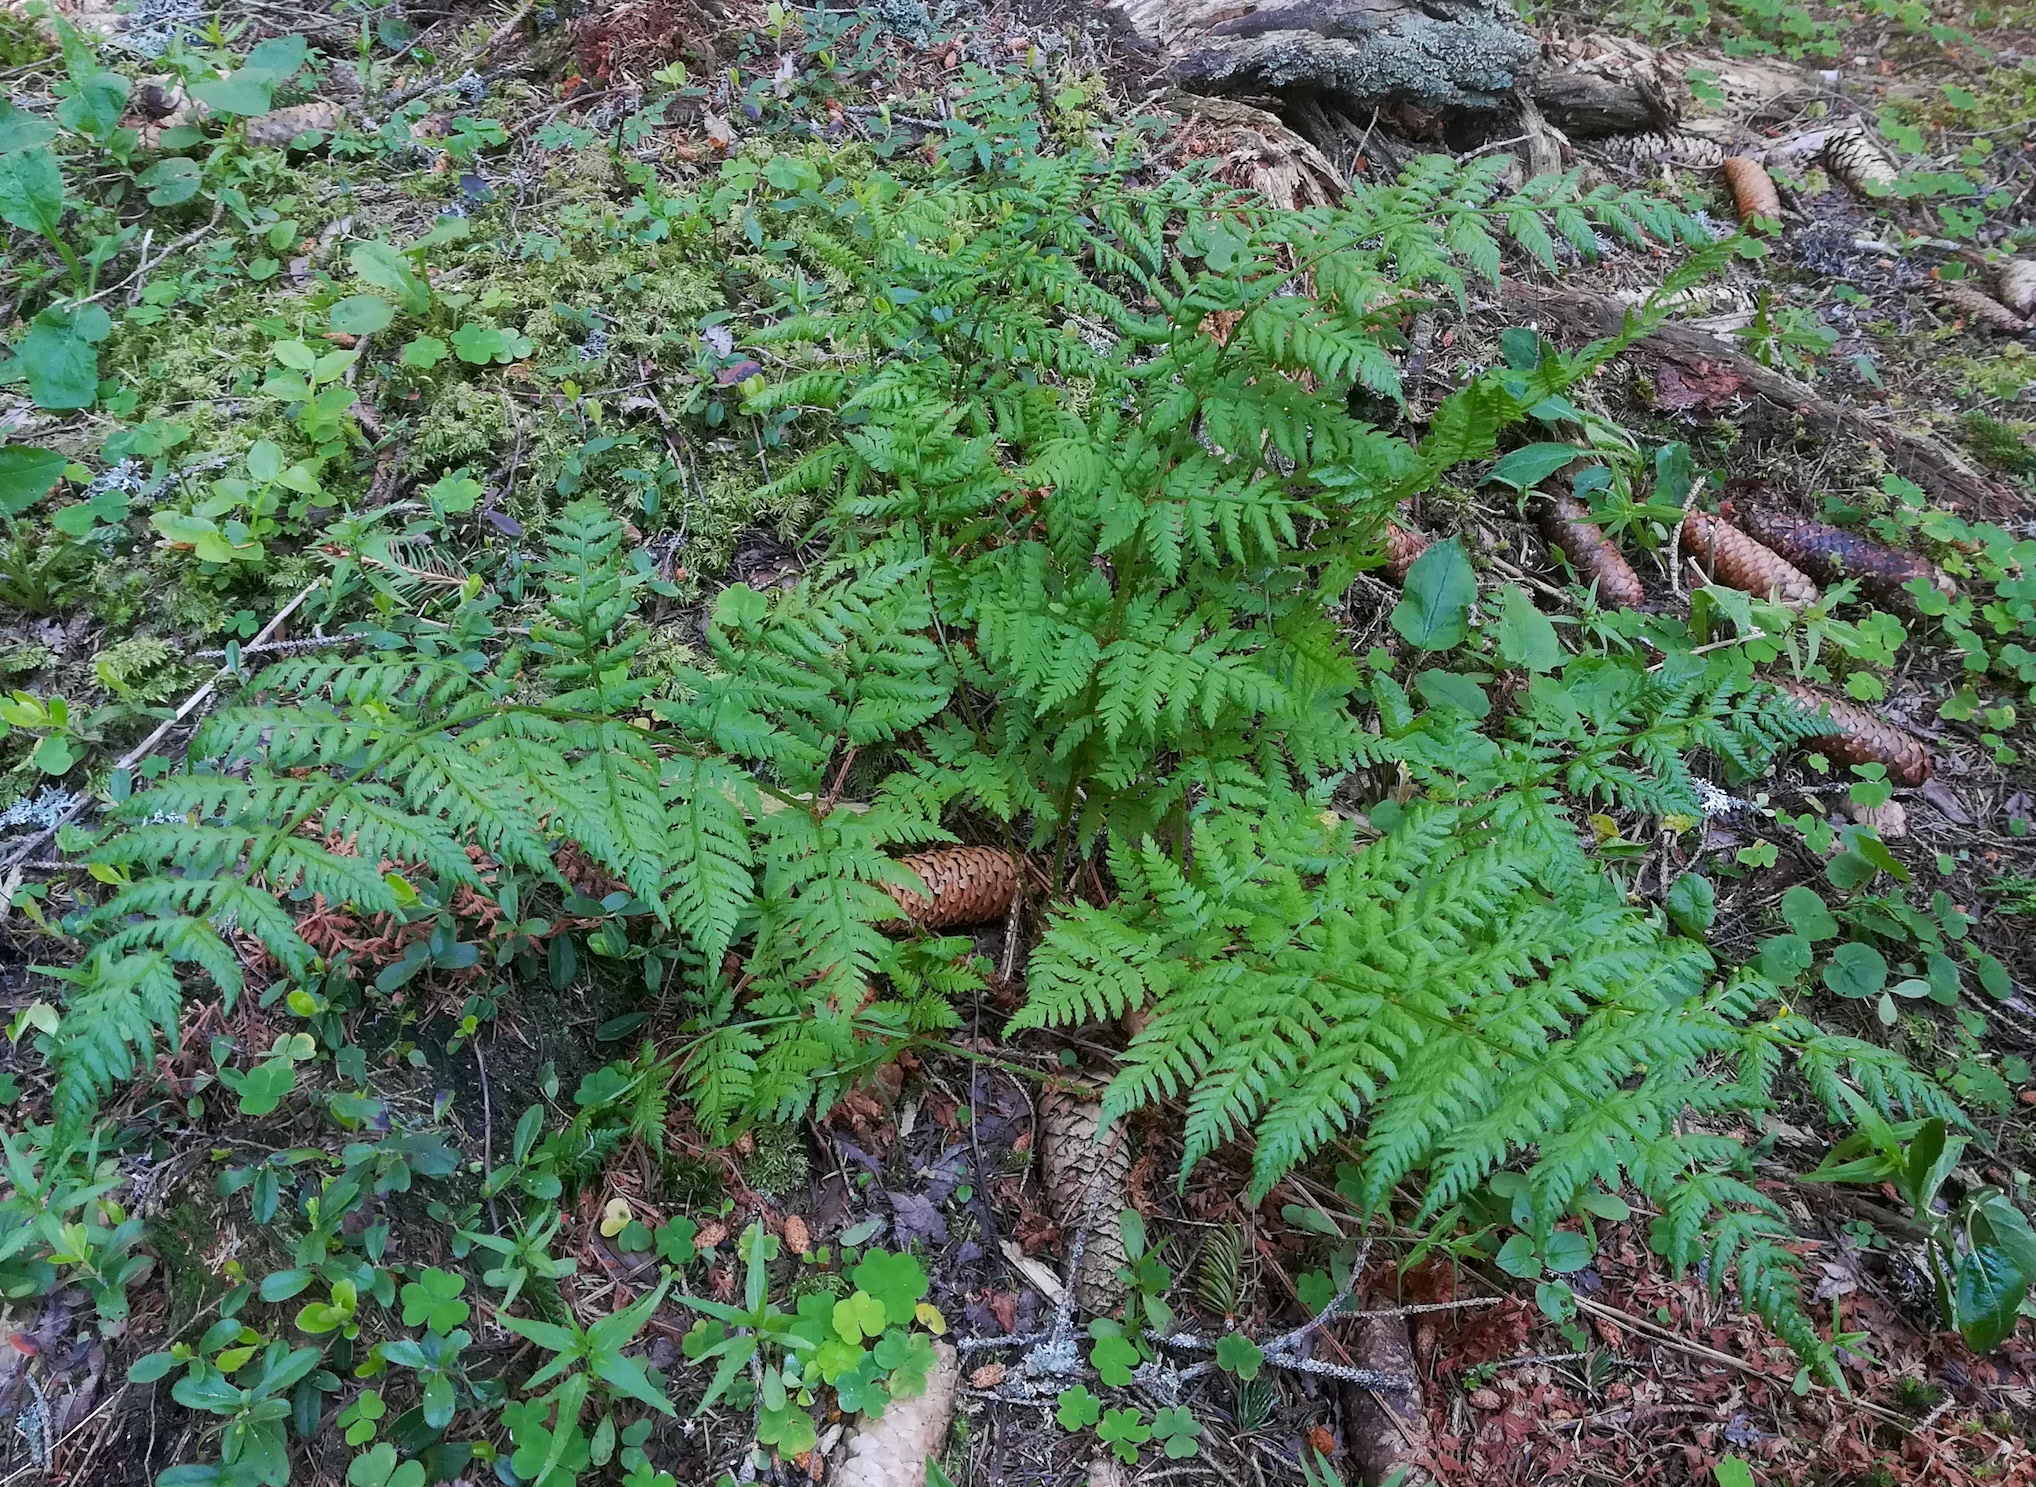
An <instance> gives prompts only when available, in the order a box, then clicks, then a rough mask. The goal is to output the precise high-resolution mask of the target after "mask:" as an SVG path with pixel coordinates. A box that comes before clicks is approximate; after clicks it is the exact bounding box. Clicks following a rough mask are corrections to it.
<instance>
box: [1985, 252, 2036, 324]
mask: <svg viewBox="0 0 2036 1487" xmlns="http://www.w3.org/2000/svg"><path fill="white" fill-rule="evenodd" d="M1994 298H1995V299H1997V300H1999V301H2000V302H2001V303H2002V304H2004V305H2006V306H2007V307H2008V308H2009V309H2011V310H2013V311H2014V312H2015V313H2016V314H2017V315H2020V316H2022V317H2023V318H2024V319H2027V318H2028V317H2029V316H2030V315H2032V314H2036V262H2031V261H2030V260H2029V259H2027V258H2017V259H2014V260H2013V261H2011V262H2009V263H2004V264H2002V265H2001V271H2000V273H1999V274H1998V275H1997V276H1996V277H1995V279H1994Z"/></svg>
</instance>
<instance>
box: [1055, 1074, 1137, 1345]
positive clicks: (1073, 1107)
mask: <svg viewBox="0 0 2036 1487" xmlns="http://www.w3.org/2000/svg"><path fill="white" fill-rule="evenodd" d="M1102 1117H1103V1107H1102V1104H1101V1103H1100V1102H1099V1101H1096V1100H1089V1099H1084V1098H1082V1097H1081V1096H1079V1095H1075V1094H1072V1093H1070V1092H1069V1091H1066V1090H1062V1089H1050V1090H1048V1091H1046V1093H1044V1094H1043V1095H1041V1096H1040V1097H1039V1121H1040V1154H1039V1155H1040V1166H1041V1168H1042V1171H1043V1175H1044V1178H1045V1187H1046V1201H1047V1206H1048V1207H1049V1208H1050V1209H1051V1210H1052V1213H1053V1219H1054V1222H1055V1223H1057V1224H1059V1225H1060V1230H1061V1234H1062V1235H1063V1236H1064V1240H1063V1243H1064V1246H1065V1247H1066V1248H1067V1249H1068V1251H1069V1252H1070V1253H1072V1251H1073V1248H1074V1241H1075V1236H1076V1235H1078V1234H1079V1235H1081V1236H1083V1244H1082V1263H1081V1268H1080V1270H1079V1271H1078V1272H1077V1273H1076V1274H1074V1275H1073V1276H1071V1277H1069V1279H1070V1281H1071V1282H1072V1283H1073V1286H1074V1293H1075V1301H1076V1303H1077V1304H1078V1305H1079V1306H1081V1307H1082V1308H1083V1309H1085V1310H1087V1311H1090V1312H1095V1313H1098V1314H1100V1313H1104V1312H1107V1311H1109V1310H1110V1309H1111V1308H1112V1307H1114V1306H1116V1305H1117V1303H1118V1302H1120V1301H1122V1300H1123V1299H1124V1284H1123V1282H1122V1281H1120V1280H1118V1279H1117V1270H1118V1267H1119V1266H1122V1265H1123V1264H1125V1263H1126V1261H1127V1259H1128V1257H1127V1256H1126V1254H1125V1252H1124V1236H1123V1235H1122V1234H1121V1233H1120V1232H1119V1231H1118V1228H1117V1215H1118V1214H1119V1213H1121V1212H1122V1211H1123V1210H1124V1207H1125V1204H1126V1202H1127V1201H1128V1196H1127V1195H1128V1192H1129V1188H1128V1183H1129V1180H1130V1176H1131V1138H1130V1135H1129V1133H1128V1132H1127V1131H1126V1130H1125V1128H1124V1122H1123V1121H1121V1120H1120V1121H1117V1122H1115V1123H1114V1124H1112V1125H1110V1126H1108V1127H1107V1128H1106V1127H1104V1126H1103V1125H1102Z"/></svg>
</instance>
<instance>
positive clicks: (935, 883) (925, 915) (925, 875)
mask: <svg viewBox="0 0 2036 1487" xmlns="http://www.w3.org/2000/svg"><path fill="white" fill-rule="evenodd" d="M899 860H900V862H901V863H902V864H903V865H904V866H906V867H909V868H910V869H912V871H913V872H915V873H917V874H918V875H919V876H920V878H921V879H922V880H924V882H925V884H926V886H927V887H928V888H930V889H932V890H933V897H932V898H930V899H928V898H922V897H921V896H920V895H918V894H916V893H908V892H906V891H905V890H904V889H902V888H892V887H890V886H888V885H886V887H885V889H884V891H885V892H886V893H888V894H890V895H891V897H892V898H894V899H896V900H897V901H898V907H899V908H901V909H903V910H904V911H905V912H906V913H907V914H909V915H911V916H912V922H913V923H914V924H916V925H918V926H919V927H920V928H921V929H948V928H950V927H952V926H954V925H957V924H985V923H988V922H989V921H990V920H992V919H1001V918H1003V917H1004V916H1005V915H1006V914H1008V913H1010V912H1011V900H1012V899H1013V898H1015V897H1016V896H1017V893H1018V864H1017V863H1016V862H1014V861H1013V860H1012V858H1011V854H1010V853H1009V852H1006V851H1005V850H1004V849H1003V848H1001V847H941V848H939V849H938V850H937V851H933V852H920V853H916V854H914V855H913V856H911V857H905V858H901V859H899Z"/></svg>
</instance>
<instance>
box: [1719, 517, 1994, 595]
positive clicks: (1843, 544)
mask: <svg viewBox="0 0 2036 1487" xmlns="http://www.w3.org/2000/svg"><path fill="white" fill-rule="evenodd" d="M1725 515H1726V516H1727V517H1728V518H1729V519H1730V520H1731V521H1733V522H1736V523H1737V524H1738V526H1739V527H1740V529H1741V530H1743V531H1744V532H1745V533H1746V534H1747V535H1748V536H1750V537H1752V538H1753V539H1754V540H1755V541H1757V542H1762V543H1765V544H1766V545H1767V546H1769V547H1771V548H1773V549H1774V550H1775V551H1776V552H1777V553H1779V554H1781V556H1782V557H1784V558H1786V559H1787V560H1788V561H1789V562H1791V563H1793V564H1795V565H1796V567H1798V568H1801V569H1802V570H1803V571H1804V572H1806V573H1809V574H1812V575H1813V576H1815V577H1816V578H1818V579H1821V580H1822V581H1823V582H1825V583H1838V582H1840V581H1841V580H1843V579H1848V578H1855V579H1858V580H1859V583H1860V586H1861V587H1862V588H1863V589H1865V590H1866V591H1867V592H1868V593H1869V594H1872V595H1874V596H1875V597H1876V598H1880V599H1887V600H1891V601H1892V600H1907V599H1909V595H1908V594H1907V593H1905V592H1904V591H1903V589H1902V585H1903V584H1905V583H1907V582H1908V581H1909V580H1910V579H1912V578H1920V579H1922V580H1923V581H1924V582H1925V583H1927V584H1929V585H1930V586H1931V587H1932V588H1934V589H1937V590H1939V591H1940V592H1942V593H1945V594H1955V593H1957V592H1958V590H1957V587H1956V586H1955V585H1954V584H1953V583H1952V582H1951V580H1950V579H1949V578H1947V577H1945V575H1944V574H1943V573H1942V572H1941V571H1940V570H1939V569H1938V568H1937V566H1936V565H1935V564H1933V563H1931V562H1929V561H1928V560H1927V559H1925V558H1920V557H1917V556H1916V555H1915V554H1914V553H1909V552H1900V551H1898V550H1896V549H1895V548H1892V547H1888V546H1885V545H1884V544H1882V543H1879V542H1876V541H1874V540H1873V539H1872V538H1871V537H1863V536H1861V535H1860V534H1859V533H1857V532H1849V531H1847V530H1846V529H1845V528H1843V527H1834V526H1832V525H1831V524H1830V523H1828V522H1821V521H1810V520H1807V519H1806V518H1803V517H1799V516H1790V515H1788V514H1786V513H1784V512H1780V511H1770V510H1764V509H1761V508H1759V507H1753V508H1741V509H1729V510H1728V511H1727V512H1726V513H1725Z"/></svg>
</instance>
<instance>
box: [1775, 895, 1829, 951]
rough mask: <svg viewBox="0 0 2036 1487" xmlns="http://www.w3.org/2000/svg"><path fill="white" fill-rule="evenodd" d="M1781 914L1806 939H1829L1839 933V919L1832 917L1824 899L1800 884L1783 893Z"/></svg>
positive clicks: (1790, 926)
mask: <svg viewBox="0 0 2036 1487" xmlns="http://www.w3.org/2000/svg"><path fill="white" fill-rule="evenodd" d="M1781 916H1782V920H1783V922H1784V923H1786V924H1787V925H1788V927H1789V928H1790V929H1792V930H1794V931H1795V932H1796V933H1797V934H1799V935H1801V936H1802V937H1803V938H1804V939H1806V940H1811V941H1816V940H1828V939H1831V938H1833V937H1834V936H1835V935H1836V934H1837V933H1838V921H1837V920H1836V919H1834V918H1832V917H1831V911H1830V910H1829V909H1827V908H1826V907H1825V906H1824V900H1823V899H1821V898H1819V897H1818V896H1817V894H1816V891H1815V890H1814V889H1809V888H1804V887H1802V886H1801V885H1800V884H1798V885H1797V886H1796V887H1794V888H1791V889H1789V891H1788V892H1786V893H1784V894H1783V895H1782V900H1781Z"/></svg>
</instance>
